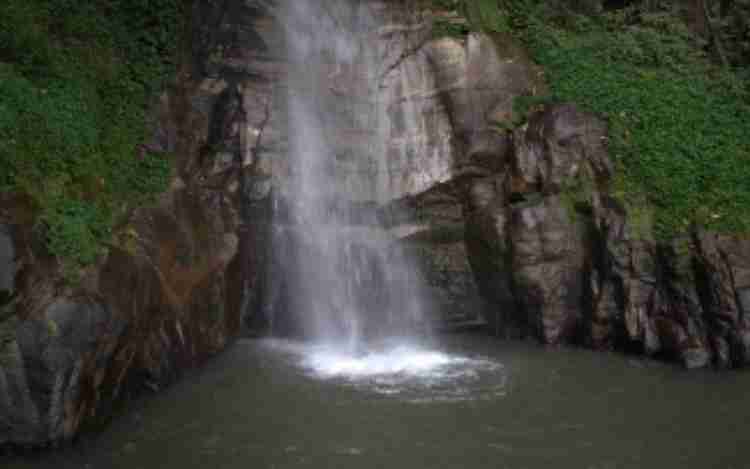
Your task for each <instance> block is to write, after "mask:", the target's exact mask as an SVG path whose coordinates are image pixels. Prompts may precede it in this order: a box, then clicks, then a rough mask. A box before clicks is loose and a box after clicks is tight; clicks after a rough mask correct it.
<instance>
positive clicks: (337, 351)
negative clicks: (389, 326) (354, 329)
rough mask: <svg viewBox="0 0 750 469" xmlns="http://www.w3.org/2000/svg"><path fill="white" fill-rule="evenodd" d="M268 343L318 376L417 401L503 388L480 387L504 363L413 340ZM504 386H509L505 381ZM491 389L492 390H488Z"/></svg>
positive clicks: (475, 395)
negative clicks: (355, 346)
mask: <svg viewBox="0 0 750 469" xmlns="http://www.w3.org/2000/svg"><path fill="white" fill-rule="evenodd" d="M267 344H268V346H269V347H271V348H273V349H275V350H277V351H281V352H282V353H287V354H289V355H291V356H293V361H294V364H295V365H296V366H298V367H300V368H302V369H303V370H304V372H305V373H306V374H307V375H308V376H311V377H312V378H315V379H320V380H336V381H338V382H344V383H348V384H351V385H353V386H355V387H356V388H358V389H363V390H368V391H372V392H375V393H377V394H380V395H385V396H397V395H402V394H404V393H409V394H410V396H409V400H410V401H411V402H414V403H425V402H451V401H463V400H469V399H477V398H487V397H489V396H495V397H500V396H502V395H504V392H498V391H502V390H499V389H498V388H497V380H496V379H494V380H492V381H493V382H494V383H495V386H494V387H493V388H492V389H491V390H488V389H481V390H480V389H478V388H477V383H479V382H480V381H481V379H482V378H483V377H485V376H487V375H496V374H498V373H503V366H502V364H500V363H498V362H496V361H494V360H490V359H488V358H484V357H466V356H461V355H456V354H451V353H448V352H444V351H440V350H434V349H429V348H425V347H423V346H418V345H412V344H399V345H391V346H389V347H378V348H374V349H372V350H368V351H365V352H363V353H351V352H350V351H348V350H347V349H346V348H345V347H338V346H335V345H320V344H317V345H313V344H303V343H296V342H288V341H280V340H270V341H268V342H267ZM501 387H504V386H502V385H501ZM488 391H489V394H488Z"/></svg>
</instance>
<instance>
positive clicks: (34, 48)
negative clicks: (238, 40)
mask: <svg viewBox="0 0 750 469" xmlns="http://www.w3.org/2000/svg"><path fill="white" fill-rule="evenodd" d="M183 18H184V12H183V5H182V2H180V1H179V0H94V1H90V2H80V1H74V0H6V1H4V2H2V3H1V4H0V159H1V160H2V161H3V165H0V191H5V192H8V191H15V192H23V193H25V194H26V195H28V196H29V197H30V198H31V199H32V200H33V201H34V203H35V205H36V209H37V215H38V221H39V226H40V228H41V229H43V230H44V233H45V236H46V239H47V247H48V248H49V250H50V252H51V253H52V254H53V255H55V256H57V257H58V258H60V260H61V262H62V264H63V267H64V268H66V269H68V270H75V269H76V268H77V266H85V265H88V264H91V263H93V262H95V261H96V259H97V257H98V256H99V255H100V254H101V253H102V252H103V246H104V244H105V243H106V242H107V241H108V240H109V239H110V238H111V237H112V229H113V226H114V225H115V223H116V222H117V221H118V219H119V218H121V217H122V216H123V215H124V214H125V213H127V211H128V210H129V209H130V208H132V207H136V206H139V205H141V204H144V203H147V202H149V201H151V200H153V199H154V197H155V195H156V194H158V193H159V192H161V191H163V190H165V189H166V187H167V184H168V181H169V174H170V161H169V158H168V155H164V154H160V155H148V154H143V152H142V151H139V150H138V149H139V148H140V145H142V144H143V143H144V142H145V140H146V137H147V134H146V130H147V129H146V119H145V110H146V107H147V106H148V104H149V101H150V100H151V98H152V97H153V96H154V94H155V93H156V92H158V91H159V90H160V89H162V88H163V86H164V83H165V80H166V79H167V78H168V77H169V76H170V75H172V74H173V71H174V66H175V61H176V51H177V45H178V42H179V39H180V35H181V32H182V29H183Z"/></svg>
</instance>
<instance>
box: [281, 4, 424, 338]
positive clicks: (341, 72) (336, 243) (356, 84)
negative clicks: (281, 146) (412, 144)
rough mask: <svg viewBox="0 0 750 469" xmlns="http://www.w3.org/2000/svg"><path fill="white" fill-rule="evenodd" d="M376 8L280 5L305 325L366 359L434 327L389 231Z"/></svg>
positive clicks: (291, 262)
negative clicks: (384, 344) (379, 347)
mask: <svg viewBox="0 0 750 469" xmlns="http://www.w3.org/2000/svg"><path fill="white" fill-rule="evenodd" d="M371 5H372V2H364V1H355V0H294V1H288V2H285V4H284V5H283V6H282V7H281V9H282V11H281V12H280V15H283V18H284V20H283V23H284V26H285V31H286V48H287V57H288V61H289V73H288V78H287V82H286V88H287V96H286V99H287V111H288V141H289V143H288V152H289V155H288V156H289V158H288V159H289V165H290V168H289V172H290V176H289V178H290V184H288V188H287V189H286V192H287V193H286V194H284V195H283V197H284V198H285V199H286V200H287V203H288V205H289V210H288V211H289V217H288V218H289V221H288V222H287V224H288V227H289V229H288V232H289V234H288V238H289V239H290V241H289V242H287V243H280V244H279V245H280V249H283V250H285V251H289V252H285V253H280V255H282V256H283V257H284V258H285V259H286V262H285V264H286V265H285V266H284V269H285V275H286V277H287V280H288V282H289V284H290V285H291V286H292V287H290V288H292V289H293V290H294V294H293V297H294V299H293V300H292V301H289V302H287V303H288V304H287V305H286V307H287V308H290V309H292V310H293V311H292V312H291V314H290V316H291V317H292V318H293V320H294V321H295V322H297V323H298V324H296V325H295V326H296V327H295V329H297V330H298V331H299V332H301V333H302V334H303V335H304V336H306V337H307V338H309V339H312V340H313V341H315V342H319V343H327V344H336V345H337V346H339V347H345V349H346V350H348V351H349V352H358V351H360V350H362V349H363V348H364V347H366V346H367V345H368V344H372V343H374V342H378V341H381V340H382V339H387V338H393V337H395V336H404V335H414V334H415V330H416V328H417V327H420V324H422V323H423V319H422V318H423V314H422V308H423V303H422V300H421V297H422V295H421V294H420V288H419V286H418V285H419V281H418V275H417V272H416V269H415V268H414V266H413V265H412V263H410V262H409V259H408V257H407V256H406V255H405V253H404V252H403V251H402V250H401V249H400V248H399V247H398V246H397V244H396V243H395V242H394V239H393V238H392V237H391V235H389V234H388V232H387V230H385V229H384V228H383V226H382V222H381V218H382V217H381V216H380V210H378V207H380V206H381V205H382V204H383V202H384V201H386V200H388V198H389V194H388V190H389V186H388V181H389V178H388V171H389V168H388V165H387V158H386V156H387V155H386V144H385V141H386V138H387V132H388V129H389V128H390V127H389V126H390V125H391V123H390V122H389V121H388V116H387V112H386V108H385V104H384V102H383V99H382V97H381V96H380V93H381V91H380V86H379V79H380V77H381V76H382V74H383V71H384V70H383V69H384V64H383V60H382V57H383V56H384V51H383V50H381V48H382V47H383V46H382V45H381V44H380V43H381V41H378V37H377V31H378V27H379V26H380V25H379V24H378V20H377V18H376V15H375V14H374V12H373V11H372V7H371Z"/></svg>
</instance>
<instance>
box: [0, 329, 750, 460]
mask: <svg viewBox="0 0 750 469" xmlns="http://www.w3.org/2000/svg"><path fill="white" fill-rule="evenodd" d="M749 394H750V374H747V373H744V374H743V373H734V372H723V373H716V372H711V371H705V372H700V371H699V372H687V371H684V370H682V369H679V368H676V367H672V366H670V365H665V364H660V363H654V362H644V361H640V360H633V359H629V358H627V357H623V356H620V355H616V354H598V353H593V352H587V351H583V350H568V349H561V350H554V351H550V350H544V349H543V348H541V347H538V346H535V345H533V344H526V343H517V342H507V341H498V340H496V339H494V338H491V337H485V336H482V335H476V334H475V335H452V336H446V337H443V338H441V340H440V345H434V344H432V345H431V344H421V345H415V344H413V343H406V342H404V343H396V344H389V345H387V346H386V345H383V346H382V347H380V348H378V349H373V350H369V351H367V352H364V353H356V354H347V353H343V352H341V351H339V350H337V349H335V348H330V347H325V346H316V347H311V346H307V345H303V344H296V343H291V342H282V341H264V340H257V341H253V340H244V341H240V342H239V343H237V344H236V345H235V346H234V347H232V349H230V350H229V351H228V352H227V353H225V354H223V355H222V356H221V357H220V358H218V359H217V360H215V361H214V362H212V363H211V364H209V365H208V366H207V367H206V368H205V369H203V370H201V371H200V372H198V373H196V374H194V375H193V376H190V377H188V378H187V379H185V380H183V381H182V382H181V383H180V384H178V385H176V386H174V387H172V388H171V389H169V390H167V391H166V392H164V393H162V394H159V395H157V396H154V397H152V398H149V399H144V400H143V401H142V402H140V403H138V404H134V405H132V409H130V411H129V412H128V413H127V415H125V416H124V417H121V418H119V419H117V420H116V421H115V422H114V423H113V424H112V425H111V426H110V427H109V428H108V429H107V430H105V431H104V432H103V433H102V434H99V435H97V436H88V437H86V438H83V439H82V441H81V442H80V443H78V444H77V445H76V446H75V447H73V448H69V449H66V450H63V451H60V452H57V453H47V454H43V455H39V456H36V457H33V458H28V459H23V460H19V459H13V460H10V459H9V460H7V461H3V464H2V467H3V468H7V469H25V468H39V469H46V468H50V469H53V468H54V469H67V468H78V469H84V468H85V469H108V468H113V469H117V468H123V469H125V468H127V469H151V468H164V469H167V468H175V469H192V468H201V469H203V468H207V469H225V468H226V469H229V468H238V469H239V468H268V469H271V468H274V469H282V468H393V469H397V468H398V469H400V468H408V469H419V468H493V469H502V468H507V469H532V468H556V469H566V468H570V469H614V468H675V469H678V468H679V469H690V468H696V469H698V468H700V469H706V468H711V469H730V468H731V469H745V468H748V467H750V400H749V399H748V397H747V396H748V395H749Z"/></svg>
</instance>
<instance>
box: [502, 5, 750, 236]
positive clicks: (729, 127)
mask: <svg viewBox="0 0 750 469" xmlns="http://www.w3.org/2000/svg"><path fill="white" fill-rule="evenodd" d="M507 11H509V12H510V13H511V16H512V18H511V21H510V24H511V25H513V27H514V29H515V30H516V31H517V32H518V33H519V35H520V36H521V37H522V38H523V39H524V40H525V41H526V43H527V44H528V45H529V47H530V49H531V51H532V54H533V55H534V57H535V59H536V60H537V61H538V62H539V63H540V64H541V65H542V66H544V68H545V71H546V74H547V78H548V81H549V85H550V89H551V93H552V96H551V99H554V100H560V101H571V102H576V103H578V104H580V105H582V106H583V107H585V108H587V109H589V110H591V111H593V112H596V113H598V114H599V115H601V116H604V117H605V118H606V119H607V120H608V122H609V124H610V142H609V148H610V153H611V154H612V156H613V157H614V158H615V159H616V163H617V165H618V170H619V174H620V179H621V181H619V182H618V186H619V188H620V190H619V191H618V194H619V195H621V197H622V198H623V200H624V201H625V202H627V205H629V206H630V207H631V208H632V207H639V208H638V210H639V212H641V213H648V214H650V215H652V219H653V226H654V229H655V230H656V235H657V236H659V237H672V236H674V235H675V234H677V233H679V232H680V231H683V230H684V229H685V228H687V227H688V226H689V225H690V224H692V223H698V224H701V225H703V226H706V227H708V228H711V229H716V230H720V231H729V232H737V231H748V230H750V184H748V183H747V181H748V180H750V140H748V138H747V132H748V130H749V129H750V95H749V93H748V90H747V84H746V83H743V82H742V81H741V80H740V79H739V78H738V77H737V75H735V74H732V73H728V72H726V71H725V70H722V69H721V68H720V67H718V66H716V65H714V64H713V63H712V62H711V61H710V60H709V59H708V58H707V57H706V54H705V52H704V49H703V47H702V46H703V45H704V44H702V43H701V42H700V40H698V39H696V38H695V37H694V36H693V35H691V34H690V32H689V31H688V30H687V28H686V26H685V24H684V23H683V21H682V20H681V18H679V17H677V16H674V15H672V14H670V13H669V12H665V11H658V12H655V13H643V12H640V11H637V10H635V9H626V10H620V11H618V12H615V13H610V14H605V15H602V16H600V17H595V18H590V17H584V16H577V15H573V14H568V15H565V16H555V15H554V14H545V7H544V5H543V2H542V3H534V2H531V1H518V2H515V6H514V8H513V9H509V10H507ZM643 204H645V207H644V206H643Z"/></svg>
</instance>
